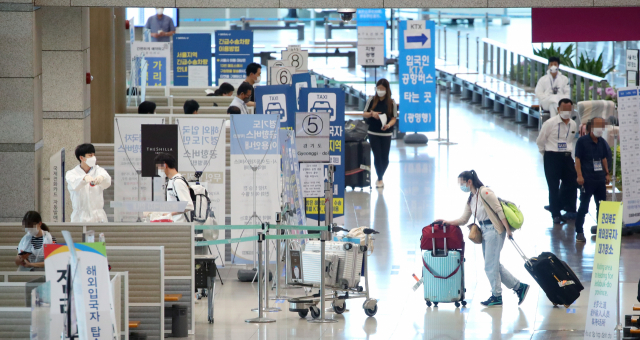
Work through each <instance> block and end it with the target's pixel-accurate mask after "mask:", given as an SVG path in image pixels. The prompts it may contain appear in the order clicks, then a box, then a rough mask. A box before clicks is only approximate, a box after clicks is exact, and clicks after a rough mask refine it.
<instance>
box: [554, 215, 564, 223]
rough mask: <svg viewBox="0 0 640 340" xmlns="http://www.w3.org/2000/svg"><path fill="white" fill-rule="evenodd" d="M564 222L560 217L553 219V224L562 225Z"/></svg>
mask: <svg viewBox="0 0 640 340" xmlns="http://www.w3.org/2000/svg"><path fill="white" fill-rule="evenodd" d="M565 222H566V221H565V219H564V218H562V217H561V216H556V217H554V218H553V224H564V223H565Z"/></svg>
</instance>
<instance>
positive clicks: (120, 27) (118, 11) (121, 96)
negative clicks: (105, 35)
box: [111, 7, 133, 143]
mask: <svg viewBox="0 0 640 340" xmlns="http://www.w3.org/2000/svg"><path fill="white" fill-rule="evenodd" d="M113 11H114V14H115V23H114V27H113V32H114V44H113V45H114V46H113V49H114V54H115V67H114V72H115V76H114V80H115V84H114V100H115V104H114V108H115V113H126V111H127V98H126V95H125V94H126V92H127V62H128V61H127V50H126V49H127V48H129V45H128V44H127V40H128V39H129V38H128V34H129V31H128V30H127V29H126V24H125V22H126V21H127V18H126V17H127V9H126V8H124V7H116V8H114V9H113ZM131 26H132V29H133V23H132V24H131ZM111 143H113V140H111Z"/></svg>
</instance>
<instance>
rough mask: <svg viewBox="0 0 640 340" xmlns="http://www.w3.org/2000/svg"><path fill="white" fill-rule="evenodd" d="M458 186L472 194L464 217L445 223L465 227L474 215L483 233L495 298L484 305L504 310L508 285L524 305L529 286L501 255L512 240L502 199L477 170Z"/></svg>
mask: <svg viewBox="0 0 640 340" xmlns="http://www.w3.org/2000/svg"><path fill="white" fill-rule="evenodd" d="M458 183H459V184H460V189H461V190H462V191H463V192H468V193H469V199H468V200H467V204H466V205H465V207H464V213H463V214H462V216H460V218H458V219H457V220H453V221H442V220H439V221H442V222H444V223H445V224H448V225H456V226H460V225H464V224H466V223H467V222H468V221H469V218H470V217H471V215H472V214H473V215H474V217H475V219H477V220H478V225H479V227H480V230H481V231H482V255H483V256H484V271H485V273H486V274H487V278H488V279H489V283H490V284H491V293H492V295H491V297H490V298H489V299H488V300H486V301H483V302H481V303H482V305H484V306H488V307H489V306H502V285H501V283H504V285H505V286H507V287H508V288H510V289H513V290H514V291H515V293H516V295H518V305H520V304H522V302H523V301H524V298H525V297H526V296H527V292H528V291H529V285H528V284H526V283H521V282H520V281H519V280H518V279H516V278H515V277H514V276H513V275H511V273H509V271H507V269H506V268H504V266H503V265H501V264H500V251H501V250H502V246H503V245H504V240H505V236H508V237H511V229H510V227H508V228H505V226H508V225H509V224H508V223H507V220H506V218H505V216H504V212H503V211H502V205H501V204H500V201H499V200H498V196H496V194H494V193H493V191H492V190H491V189H489V188H488V187H485V186H484V184H482V182H481V181H480V179H479V178H478V174H476V172H475V171H474V170H471V171H463V172H462V173H461V174H460V175H459V176H458Z"/></svg>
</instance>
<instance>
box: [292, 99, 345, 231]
mask: <svg viewBox="0 0 640 340" xmlns="http://www.w3.org/2000/svg"><path fill="white" fill-rule="evenodd" d="M299 98H300V109H299V110H298V111H299V112H327V113H329V115H330V123H329V124H330V125H329V126H330V131H331V136H330V137H329V138H330V141H329V157H330V162H331V164H333V165H334V166H335V173H334V178H333V179H334V181H333V217H334V218H335V217H340V216H343V215H344V169H345V167H344V105H345V103H344V91H343V90H341V89H335V88H301V89H300V96H299ZM326 179H327V178H326V167H325V180H326ZM305 206H306V209H305V211H306V214H307V217H308V218H311V219H318V212H319V214H320V221H324V203H322V200H321V202H320V210H319V211H318V199H313V198H307V199H306V202H305Z"/></svg>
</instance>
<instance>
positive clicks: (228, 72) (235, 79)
mask: <svg viewBox="0 0 640 340" xmlns="http://www.w3.org/2000/svg"><path fill="white" fill-rule="evenodd" d="M215 46H216V50H215V55H216V56H215V58H216V82H217V83H216V84H217V85H220V84H222V83H224V82H228V83H231V84H232V85H234V86H236V85H239V84H241V83H242V81H244V79H245V78H246V69H247V66H249V64H251V62H252V61H253V31H216V35H215Z"/></svg>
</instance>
